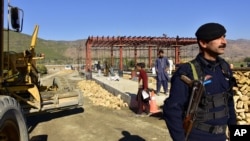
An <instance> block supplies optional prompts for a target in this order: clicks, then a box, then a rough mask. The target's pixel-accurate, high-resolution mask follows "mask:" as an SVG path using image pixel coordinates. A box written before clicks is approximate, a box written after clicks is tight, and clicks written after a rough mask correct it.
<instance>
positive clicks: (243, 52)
mask: <svg viewBox="0 0 250 141" xmlns="http://www.w3.org/2000/svg"><path fill="white" fill-rule="evenodd" d="M4 37H5V38H4V50H5V51H6V50H8V48H9V50H10V51H15V52H21V51H24V50H26V49H29V46H30V43H31V35H27V34H22V33H16V32H12V31H10V32H7V31H4ZM8 37H9V38H8ZM86 40H87V39H80V40H74V41H63V40H62V41H56V40H45V39H42V38H38V39H37V43H36V53H37V54H40V53H44V54H45V60H44V63H48V64H50V63H52V64H54V63H56V64H68V63H77V61H79V59H80V60H81V61H83V62H84V60H85V56H86V53H85V43H86ZM227 41H228V44H227V48H226V51H225V54H224V55H222V56H223V57H224V58H225V59H226V60H228V61H229V62H241V61H242V60H243V59H244V58H247V57H250V55H249V54H250V50H249V49H248V47H249V46H250V40H247V39H238V40H227ZM167 51H169V50H168V49H167ZM106 52H109V50H106ZM144 52H147V51H145V50H144V51H142V54H144ZM129 53H130V54H129ZM129 53H125V54H127V55H126V57H128V58H133V56H134V53H131V52H129ZM197 53H198V45H196V44H194V45H189V46H184V47H181V57H182V59H183V58H193V57H194V56H195V55H196V54H197ZM106 54H109V53H106ZM173 54H174V51H173V50H170V51H169V52H168V53H167V54H166V55H167V56H170V57H173ZM93 55H95V53H93ZM105 57H109V56H105ZM78 63H79V62H78Z"/></svg>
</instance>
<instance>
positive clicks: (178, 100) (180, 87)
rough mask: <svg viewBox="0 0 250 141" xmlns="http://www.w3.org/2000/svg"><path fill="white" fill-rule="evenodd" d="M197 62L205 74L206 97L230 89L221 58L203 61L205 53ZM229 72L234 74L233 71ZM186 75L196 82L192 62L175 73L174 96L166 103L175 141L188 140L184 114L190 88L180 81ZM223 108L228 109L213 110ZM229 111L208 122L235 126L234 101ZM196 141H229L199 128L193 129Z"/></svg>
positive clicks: (171, 131) (229, 104) (172, 80)
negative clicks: (185, 134) (184, 127)
mask: <svg viewBox="0 0 250 141" xmlns="http://www.w3.org/2000/svg"><path fill="white" fill-rule="evenodd" d="M196 60H197V61H198V62H200V64H201V68H202V71H203V72H204V76H205V80H204V86H205V90H206V94H209V95H213V94H218V93H222V92H226V91H228V90H229V78H228V77H227V76H225V74H224V73H223V72H222V68H221V65H219V63H220V62H221V58H218V60H217V61H216V62H209V61H207V60H205V59H204V58H203V56H202V54H199V55H198V56H197V57H196ZM227 65H228V64H227ZM228 68H229V65H228ZM229 71H230V73H231V74H232V72H231V70H229ZM183 74H184V75H186V76H188V77H189V78H191V79H193V74H192V69H191V67H190V65H189V64H188V63H187V64H183V65H181V66H180V68H179V69H178V70H177V71H176V72H175V73H174V75H173V77H172V79H171V89H170V97H169V98H168V99H166V100H165V101H164V108H163V112H164V120H165V121H166V124H167V127H168V129H169V132H170V135H171V137H172V138H173V140H174V141H184V138H185V136H184V129H183V118H184V116H185V115H184V114H185V113H184V112H185V110H186V109H187V106H188V103H189V96H190V88H189V87H188V85H186V84H185V83H184V82H183V81H182V80H181V79H180V76H181V75H183ZM223 108H225V106H224V107H223V106H221V107H217V108H213V109H211V111H219V110H221V109H223ZM228 109H229V116H225V117H223V118H219V119H214V120H209V121H206V123H207V124H210V125H226V124H228V125H230V124H235V123H236V115H235V110H234V103H233V99H232V98H231V99H229V100H228ZM192 138H195V140H202V141H216V140H218V141H220V140H225V135H221V134H219V135H215V134H211V133H208V132H204V131H200V130H198V129H193V130H192V131H191V133H190V139H192ZM190 141H191V140H190Z"/></svg>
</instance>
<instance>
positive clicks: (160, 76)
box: [155, 50, 169, 95]
mask: <svg viewBox="0 0 250 141" xmlns="http://www.w3.org/2000/svg"><path fill="white" fill-rule="evenodd" d="M163 54H164V52H163V50H159V51H158V58H157V59H156V60H155V71H156V94H157V95H159V93H160V90H161V85H162V86H163V90H164V94H167V93H168V79H169V76H168V69H169V61H168V59H167V57H164V55H163Z"/></svg>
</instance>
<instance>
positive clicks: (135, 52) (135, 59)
mask: <svg viewBox="0 0 250 141" xmlns="http://www.w3.org/2000/svg"><path fill="white" fill-rule="evenodd" d="M134 55H135V56H134V61H135V65H136V64H137V47H136V46H135V48H134Z"/></svg>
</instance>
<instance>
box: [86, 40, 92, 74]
mask: <svg viewBox="0 0 250 141" xmlns="http://www.w3.org/2000/svg"><path fill="white" fill-rule="evenodd" d="M91 58H92V56H91V41H90V40H89V42H86V71H87V70H88V69H90V70H91V66H92V59H91Z"/></svg>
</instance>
